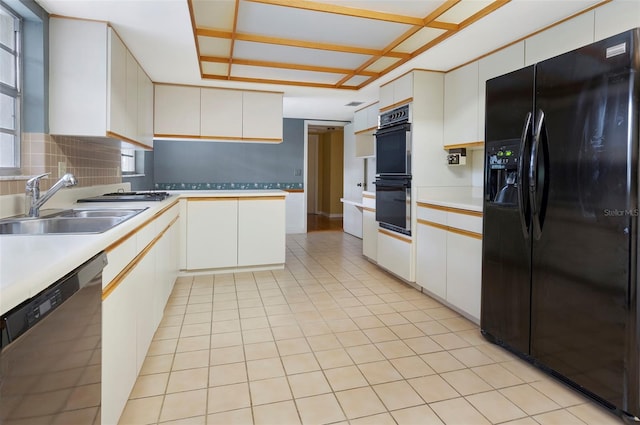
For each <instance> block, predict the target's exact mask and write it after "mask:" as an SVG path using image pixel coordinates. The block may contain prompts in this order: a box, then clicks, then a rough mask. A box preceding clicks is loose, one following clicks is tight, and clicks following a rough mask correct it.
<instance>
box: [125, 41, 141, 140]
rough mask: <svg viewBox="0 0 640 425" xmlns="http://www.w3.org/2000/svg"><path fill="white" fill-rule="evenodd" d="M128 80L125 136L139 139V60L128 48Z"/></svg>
mask: <svg viewBox="0 0 640 425" xmlns="http://www.w3.org/2000/svg"><path fill="white" fill-rule="evenodd" d="M126 57H127V82H126V90H127V93H126V103H125V113H126V117H125V118H126V121H125V128H124V131H125V133H122V135H123V136H125V137H128V138H130V139H133V140H138V68H139V66H138V62H136V59H135V58H134V57H133V55H132V54H131V52H130V51H128V50H127V55H126Z"/></svg>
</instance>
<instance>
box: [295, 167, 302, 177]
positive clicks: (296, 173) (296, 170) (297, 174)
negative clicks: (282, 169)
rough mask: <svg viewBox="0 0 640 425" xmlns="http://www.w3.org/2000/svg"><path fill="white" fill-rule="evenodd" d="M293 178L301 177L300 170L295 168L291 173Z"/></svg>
mask: <svg viewBox="0 0 640 425" xmlns="http://www.w3.org/2000/svg"><path fill="white" fill-rule="evenodd" d="M293 175H294V176H295V177H300V176H301V175H302V170H301V169H300V168H296V169H295V170H294V172H293Z"/></svg>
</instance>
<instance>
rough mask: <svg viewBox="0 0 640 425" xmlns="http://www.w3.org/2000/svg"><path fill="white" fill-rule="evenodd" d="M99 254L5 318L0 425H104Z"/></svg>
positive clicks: (102, 260) (102, 261) (0, 320)
mask: <svg viewBox="0 0 640 425" xmlns="http://www.w3.org/2000/svg"><path fill="white" fill-rule="evenodd" d="M106 264H107V257H106V254H104V253H100V254H98V255H96V256H94V257H93V258H92V259H90V260H88V261H87V262H85V263H84V264H83V265H82V266H80V267H78V268H77V269H75V270H74V271H73V272H71V273H69V274H68V275H66V276H65V277H64V278H62V279H60V280H59V281H57V282H55V283H54V284H53V285H51V286H49V287H48V288H46V289H45V290H43V291H41V292H40V293H38V294H37V295H35V296H34V297H32V298H30V299H28V300H26V301H24V302H23V303H21V304H20V305H18V306H17V307H15V308H13V309H12V310H10V311H8V312H7V313H5V314H4V315H3V316H2V317H0V330H1V343H0V424H1V423H13V421H16V422H18V421H20V423H89V424H96V423H100V399H101V390H100V386H101V373H102V370H101V357H102V348H101V339H102V338H101V335H102V299H101V297H102V269H103V268H104V266H105V265H106Z"/></svg>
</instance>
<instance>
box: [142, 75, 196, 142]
mask: <svg viewBox="0 0 640 425" xmlns="http://www.w3.org/2000/svg"><path fill="white" fill-rule="evenodd" d="M153 104H154V118H153V122H154V133H155V134H156V136H163V137H166V136H169V137H170V136H176V137H198V136H199V135H200V88H199V87H188V86H172V85H165V84H161V85H158V84H156V85H155V98H154V102H153Z"/></svg>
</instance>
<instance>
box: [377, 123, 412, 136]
mask: <svg viewBox="0 0 640 425" xmlns="http://www.w3.org/2000/svg"><path fill="white" fill-rule="evenodd" d="M398 131H403V132H405V133H406V132H408V131H411V124H409V123H408V122H405V123H402V124H398V125H391V126H389V127H384V128H379V129H378V131H376V132H375V133H374V136H384V135H385V134H389V133H397V132H398Z"/></svg>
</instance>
